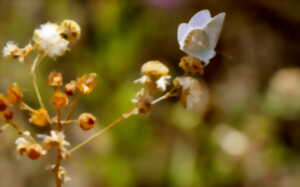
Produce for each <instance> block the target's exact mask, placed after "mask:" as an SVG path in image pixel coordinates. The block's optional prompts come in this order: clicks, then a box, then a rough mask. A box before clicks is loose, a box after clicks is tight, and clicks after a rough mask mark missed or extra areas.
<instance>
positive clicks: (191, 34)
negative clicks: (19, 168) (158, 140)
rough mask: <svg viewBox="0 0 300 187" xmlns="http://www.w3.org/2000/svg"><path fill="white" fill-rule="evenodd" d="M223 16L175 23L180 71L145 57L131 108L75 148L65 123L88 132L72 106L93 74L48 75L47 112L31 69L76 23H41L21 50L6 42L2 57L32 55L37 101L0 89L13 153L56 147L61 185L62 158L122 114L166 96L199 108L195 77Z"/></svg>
mask: <svg viewBox="0 0 300 187" xmlns="http://www.w3.org/2000/svg"><path fill="white" fill-rule="evenodd" d="M224 16H225V15H224V14H220V15H218V16H216V17H214V18H211V16H210V13H209V11H207V10H204V11H200V12H199V13H197V14H196V15H195V16H194V17H193V18H192V19H191V21H190V22H189V23H187V24H186V23H185V24H181V25H180V26H179V28H178V43H179V45H180V48H181V49H182V50H183V51H184V52H186V53H187V55H188V56H184V57H182V58H181V59H180V61H179V67H180V68H182V70H183V71H184V74H183V75H182V76H174V77H173V79H172V76H171V74H170V70H169V68H168V67H167V66H166V65H165V64H164V63H162V62H160V61H159V60H152V61H148V62H146V63H145V64H143V65H142V67H141V77H140V78H139V79H137V80H135V81H134V82H135V83H139V84H142V86H143V87H142V88H141V89H140V90H139V91H138V92H137V94H136V96H135V97H134V98H133V99H132V102H134V103H135V105H134V107H133V109H132V110H130V111H129V112H127V113H124V114H122V115H121V116H120V117H119V118H118V119H116V120H115V121H114V122H112V123H111V124H110V125H108V126H106V127H105V128H104V129H102V130H100V131H98V132H96V133H95V134H94V135H92V136H91V137H90V138H88V139H87V140H85V141H83V142H82V143H80V144H78V145H77V146H75V147H73V148H71V149H68V147H69V146H70V145H71V144H70V142H69V141H68V140H67V139H66V135H65V130H66V128H65V127H66V126H67V125H70V124H78V125H79V127H80V128H81V129H82V130H84V131H88V130H90V129H92V128H93V127H94V126H95V124H96V121H97V120H96V117H95V116H94V115H92V114H90V113H87V112H84V113H82V114H80V115H79V116H78V117H77V118H75V119H73V118H72V117H73V111H74V107H75V105H76V104H77V102H78V99H79V98H80V97H81V96H85V95H89V94H91V93H92V92H93V90H94V89H95V87H96V78H97V74H96V73H89V74H84V75H82V76H80V77H78V78H76V79H74V80H70V81H68V82H67V83H65V80H64V77H63V74H62V73H60V72H51V73H50V74H49V75H48V85H49V86H50V87H52V88H53V95H52V97H51V98H49V99H48V103H51V105H52V107H53V108H54V109H55V113H54V114H51V113H50V112H49V110H48V109H47V108H46V107H45V105H44V102H43V98H42V96H41V94H40V91H39V87H38V85H37V83H36V75H35V72H36V69H37V67H38V65H39V64H40V63H41V62H42V60H43V59H44V58H45V57H47V56H48V57H51V58H54V59H56V58H57V57H59V56H62V55H64V54H65V53H66V52H67V51H69V50H70V47H71V45H72V44H74V43H75V42H76V41H77V40H78V39H79V38H80V36H81V29H80V26H79V25H78V24H77V23H76V22H74V21H72V20H65V21H63V22H61V23H60V24H56V23H46V24H43V25H41V26H40V27H39V28H38V29H36V30H35V31H34V33H33V37H32V41H31V42H29V44H27V45H26V46H25V47H24V48H19V47H18V45H17V44H16V43H15V42H8V43H7V44H6V46H5V47H4V49H3V56H4V57H11V58H13V59H16V60H18V61H20V62H25V61H26V62H30V61H31V60H30V54H32V53H33V52H35V53H36V57H35V58H34V60H32V64H31V70H30V73H31V75H32V80H33V86H34V89H35V92H36V96H37V99H38V101H39V105H40V106H39V107H38V108H36V109H35V108H34V107H31V106H29V105H28V104H27V103H26V102H25V101H24V99H23V98H24V94H23V92H22V90H21V88H20V87H19V86H18V85H17V84H13V85H11V86H10V87H9V88H8V89H7V92H6V94H1V93H0V113H1V116H2V117H3V119H4V120H5V122H6V123H7V125H8V126H11V127H13V128H14V129H16V130H17V132H18V134H19V137H18V138H17V140H16V142H15V143H16V149H17V151H18V152H19V153H20V154H21V155H22V156H25V157H28V158H30V159H32V160H36V159H39V158H40V157H42V156H45V155H47V153H49V152H50V151H51V150H56V152H57V158H56V161H55V164H54V165H51V166H50V167H49V170H50V171H51V172H53V174H54V176H55V179H56V186H57V187H60V186H62V184H63V182H65V181H67V180H69V178H68V177H67V176H66V170H65V169H64V168H63V166H62V165H61V164H62V161H63V160H64V159H67V158H69V157H70V156H71V154H72V153H73V152H74V151H76V150H77V149H79V148H81V147H82V146H84V145H86V144H87V143H89V142H91V141H92V140H93V139H95V138H96V137H98V136H100V135H102V134H103V133H105V132H107V131H108V130H110V129H111V128H112V127H114V126H116V125H117V124H119V123H121V122H122V121H124V120H126V119H127V118H129V117H131V116H134V115H139V114H146V113H148V112H149V111H150V110H151V107H152V106H153V105H154V104H156V103H158V102H160V101H162V100H165V99H168V98H170V97H178V98H179V99H180V101H181V103H182V104H183V106H184V107H185V108H187V109H190V110H193V111H196V112H198V111H200V110H202V109H203V103H205V101H206V100H207V89H206V87H205V85H204V84H203V83H202V82H201V81H200V80H199V75H200V76H201V75H202V74H203V73H204V68H205V66H206V65H207V64H208V63H209V61H210V59H211V58H213V57H214V56H215V51H214V49H215V47H216V44H217V40H218V38H219V34H220V31H221V29H222V24H223V21H224ZM16 110H21V111H25V112H27V113H28V122H29V123H30V124H31V125H33V126H36V127H39V128H45V127H47V128H45V129H49V132H48V133H47V134H37V135H33V134H34V133H33V132H29V131H28V130H24V129H25V127H24V126H22V127H21V126H19V125H17V124H16V123H15V112H14V111H16Z"/></svg>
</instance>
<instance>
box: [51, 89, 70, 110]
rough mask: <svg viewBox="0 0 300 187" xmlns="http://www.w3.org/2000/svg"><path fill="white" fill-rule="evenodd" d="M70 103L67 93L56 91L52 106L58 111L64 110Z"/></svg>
mask: <svg viewBox="0 0 300 187" xmlns="http://www.w3.org/2000/svg"><path fill="white" fill-rule="evenodd" d="M68 103H69V99H68V97H67V95H66V94H65V93H63V92H62V91H60V90H56V91H55V92H54V95H53V97H52V104H53V105H54V106H55V108H57V109H59V108H62V107H63V106H65V105H67V104H68Z"/></svg>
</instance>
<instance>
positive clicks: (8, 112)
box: [3, 110, 14, 121]
mask: <svg viewBox="0 0 300 187" xmlns="http://www.w3.org/2000/svg"><path fill="white" fill-rule="evenodd" d="M3 117H4V119H5V120H6V121H11V120H12V119H13V118H14V113H13V112H12V111H11V110H6V111H4V112H3Z"/></svg>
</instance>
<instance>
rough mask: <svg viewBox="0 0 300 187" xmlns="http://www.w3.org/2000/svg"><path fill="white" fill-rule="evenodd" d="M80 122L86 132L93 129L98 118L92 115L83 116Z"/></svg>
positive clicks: (80, 117)
mask: <svg viewBox="0 0 300 187" xmlns="http://www.w3.org/2000/svg"><path fill="white" fill-rule="evenodd" d="M78 120H79V124H80V128H81V129H82V130H85V131H87V130H90V129H92V128H93V127H94V125H95V123H96V117H95V116H93V115H92V114H90V113H83V114H81V115H80V116H79V118H78Z"/></svg>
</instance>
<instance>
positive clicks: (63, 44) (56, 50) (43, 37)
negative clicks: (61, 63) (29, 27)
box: [33, 23, 69, 58]
mask: <svg viewBox="0 0 300 187" xmlns="http://www.w3.org/2000/svg"><path fill="white" fill-rule="evenodd" d="M33 41H34V42H35V44H36V46H37V48H38V50H40V51H41V52H42V53H44V54H46V55H48V56H50V57H53V58H55V57H58V56H62V55H63V54H64V53H65V52H66V51H67V50H68V45H69V41H67V40H65V39H64V38H63V37H62V36H61V31H60V29H59V26H58V25H57V24H54V23H46V24H43V25H41V27H40V28H39V29H36V30H35V31H34V36H33Z"/></svg>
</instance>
